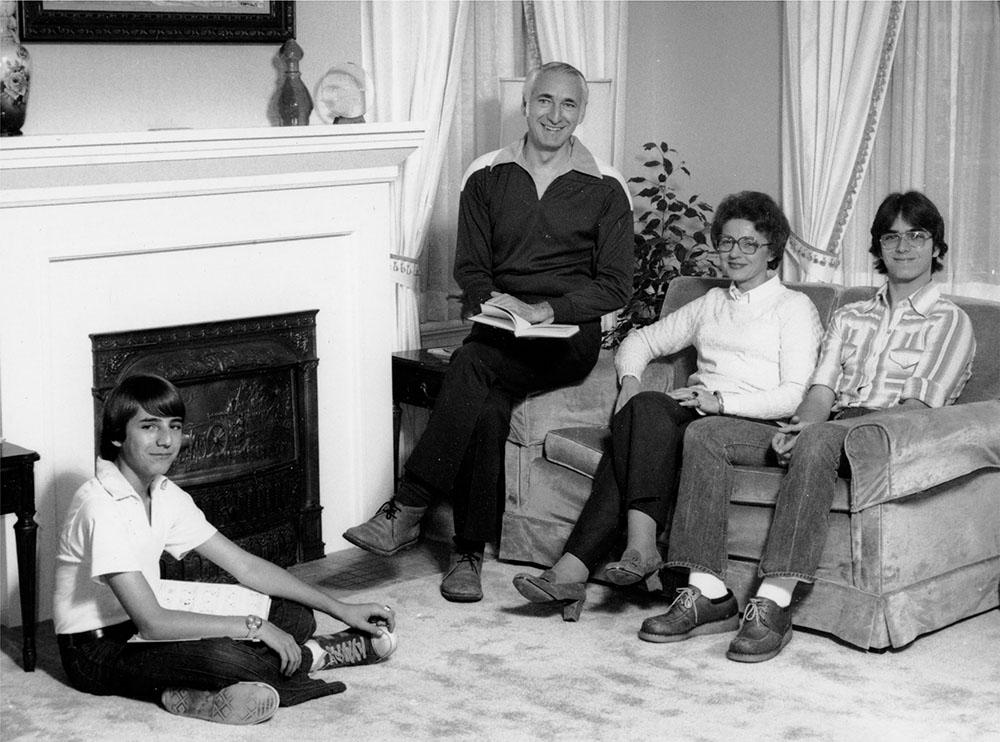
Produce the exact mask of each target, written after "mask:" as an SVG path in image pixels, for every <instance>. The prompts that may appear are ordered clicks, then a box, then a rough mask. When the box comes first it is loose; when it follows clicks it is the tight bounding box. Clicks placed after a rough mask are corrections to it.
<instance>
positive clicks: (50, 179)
mask: <svg viewBox="0 0 1000 742" xmlns="http://www.w3.org/2000/svg"><path fill="white" fill-rule="evenodd" d="M423 136H424V130H423V128H422V127H420V126H419V125H415V124H412V123H402V124H348V125H323V126H308V127H306V126H303V127H264V128H248V129H169V130H159V131H146V132H126V133H115V134H73V135H46V136H25V137H17V138H5V139H3V140H2V141H0V173H2V177H3V187H2V196H0V201H2V203H0V205H6V206H12V205H17V204H21V203H24V202H25V201H27V202H29V203H30V202H32V201H34V200H35V199H37V198H38V197H39V196H40V195H41V194H40V191H41V190H44V189H48V190H49V191H50V192H49V193H47V194H46V195H47V196H49V197H51V196H54V195H55V193H52V192H51V191H52V190H55V191H59V192H61V193H63V194H64V195H69V192H67V191H66V189H74V188H94V187H104V186H112V185H115V184H134V183H137V182H145V183H151V182H164V181H181V180H186V181H189V180H203V179H206V178H219V177H252V176H274V175H280V174H285V173H304V172H309V173H319V172H325V173H329V172H331V171H344V170H361V169H372V168H381V167H393V168H395V167H398V166H399V165H400V163H401V162H402V161H403V160H404V159H405V158H406V157H407V156H408V155H409V154H410V153H412V152H413V151H414V150H415V149H417V148H418V147H419V146H420V144H421V143H422V141H423Z"/></svg>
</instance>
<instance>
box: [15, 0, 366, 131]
mask: <svg viewBox="0 0 1000 742" xmlns="http://www.w3.org/2000/svg"><path fill="white" fill-rule="evenodd" d="M295 14H296V19H295V26H296V40H297V41H298V44H299V46H301V47H302V49H303V51H304V54H305V55H304V56H303V58H302V61H301V62H300V64H299V69H300V70H301V72H302V80H303V82H305V84H306V87H307V88H308V89H309V92H310V94H314V91H315V87H316V84H317V83H318V82H319V80H320V78H321V77H322V76H323V75H324V74H325V73H326V71H327V70H328V69H330V68H331V67H333V66H334V65H340V64H343V63H345V62H355V63H357V64H361V3H360V2H358V1H357V0H323V1H322V2H320V1H317V0H306V1H303V0H299V1H298V2H296V3H295ZM24 45H25V47H26V48H27V49H28V52H29V53H30V54H31V90H30V92H29V95H28V113H27V118H26V120H25V125H24V128H23V130H22V131H23V133H24V134H66V133H72V134H82V133H90V134H95V133H102V132H118V131H145V130H147V129H162V128H192V129H216V128H217V129H228V128H243V127H251V126H268V125H269V124H270V123H271V122H269V121H268V105H269V103H270V101H271V99H272V97H273V96H274V95H275V93H276V91H277V89H278V83H279V82H280V80H281V79H282V78H281V72H282V69H283V68H282V66H281V63H280V60H279V59H278V50H279V49H280V47H281V44H280V43H274V44H229V43H219V44H177V43H163V44H105V43H57V42H41V41H32V42H25V44H24ZM313 116H314V117H315V112H314V114H313ZM313 120H317V119H315V118H314V119H313Z"/></svg>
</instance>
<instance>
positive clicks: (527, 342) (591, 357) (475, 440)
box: [404, 322, 600, 542]
mask: <svg viewBox="0 0 1000 742" xmlns="http://www.w3.org/2000/svg"><path fill="white" fill-rule="evenodd" d="M599 350H600V324H599V323H598V322H591V323H587V324H586V325H582V326H581V327H580V332H579V333H577V334H576V335H574V336H573V337H571V338H568V339H560V340H538V339H518V338H515V337H514V335H513V334H512V333H510V332H506V331H503V330H497V329H493V328H490V327H485V326H482V325H475V326H474V327H473V328H472V332H471V333H470V334H469V337H468V338H467V339H466V341H465V343H464V344H463V345H462V347H461V348H459V349H458V350H457V351H455V353H454V354H453V355H452V357H451V362H450V363H449V365H448V371H447V373H446V374H445V377H444V381H443V383H442V387H441V392H440V394H439V395H438V398H437V401H436V402H435V404H434V409H433V410H432V411H431V416H430V419H429V420H428V423H427V428H426V429H425V430H424V433H423V435H422V436H421V437H420V440H419V441H418V442H417V445H416V447H415V448H414V450H413V453H412V454H411V455H410V458H409V459H408V460H407V462H406V466H405V475H404V479H408V480H411V481H416V482H417V483H419V484H421V485H424V486H425V487H426V488H428V489H430V490H431V491H432V492H433V493H434V494H435V495H438V496H450V497H451V499H452V503H453V506H454V513H455V535H456V539H457V540H459V541H466V542H485V541H496V540H497V539H498V537H499V531H500V527H499V526H500V516H501V514H502V512H503V504H504V476H503V474H504V447H505V443H506V440H507V434H508V432H509V431H510V416H511V411H512V408H513V405H514V404H515V402H517V401H519V400H521V399H523V398H524V397H525V396H527V395H528V394H530V393H532V392H537V391H542V390H545V389H551V388H554V387H559V386H564V385H566V384H571V383H573V382H576V381H579V380H580V379H582V378H584V377H585V376H586V375H587V374H588V373H589V372H590V370H591V369H592V368H593V367H594V364H595V363H596V362H597V355H598V352H599ZM409 504H416V503H413V502H410V503H409Z"/></svg>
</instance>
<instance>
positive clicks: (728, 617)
mask: <svg viewBox="0 0 1000 742" xmlns="http://www.w3.org/2000/svg"><path fill="white" fill-rule="evenodd" d="M739 625H740V608H739V605H737V603H736V597H735V596H734V595H733V592H732V590H727V591H726V595H725V597H724V598H722V599H720V600H717V601H715V600H710V599H708V598H706V597H705V596H704V595H702V594H701V590H699V589H698V588H696V587H691V586H688V587H682V588H680V589H678V590H677V597H676V598H674V602H673V603H671V604H670V607H669V608H668V609H667V612H666V613H661V614H660V615H658V616H651V617H650V618H647V619H646V620H645V621H643V622H642V628H641V629H640V630H639V638H640V639H642V640H643V641H647V642H657V643H660V642H679V641H683V640H685V639H690V638H691V637H692V636H701V635H703V634H720V633H722V632H724V631H735V630H736V629H737V628H738V627H739Z"/></svg>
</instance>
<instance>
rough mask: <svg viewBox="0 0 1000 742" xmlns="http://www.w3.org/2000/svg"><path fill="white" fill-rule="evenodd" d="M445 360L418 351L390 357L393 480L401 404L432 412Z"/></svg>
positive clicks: (442, 379) (395, 472) (397, 465)
mask: <svg viewBox="0 0 1000 742" xmlns="http://www.w3.org/2000/svg"><path fill="white" fill-rule="evenodd" d="M447 370H448V361H447V360H446V359H443V358H439V357H438V356H435V355H433V354H431V353H430V352H428V350H427V349H426V348H421V349H420V350H401V351H399V352H398V353H393V354H392V430H393V439H392V464H393V474H394V478H393V481H396V480H397V479H398V478H399V428H400V421H401V418H402V408H401V405H404V404H409V405H414V406H416V407H424V408H426V409H431V408H432V407H434V401H435V400H436V399H437V395H438V392H440V391H441V382H442V381H444V374H445V371H447Z"/></svg>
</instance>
